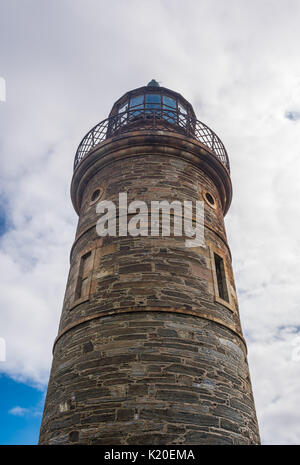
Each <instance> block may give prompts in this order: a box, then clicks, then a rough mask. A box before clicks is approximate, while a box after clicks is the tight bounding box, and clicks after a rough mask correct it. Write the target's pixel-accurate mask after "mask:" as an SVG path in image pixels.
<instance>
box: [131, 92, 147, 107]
mask: <svg viewBox="0 0 300 465" xmlns="http://www.w3.org/2000/svg"><path fill="white" fill-rule="evenodd" d="M143 103H144V96H143V95H137V96H136V97H132V98H131V99H130V107H131V108H132V107H138V108H141V107H142V106H143Z"/></svg>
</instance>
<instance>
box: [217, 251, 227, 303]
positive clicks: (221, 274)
mask: <svg viewBox="0 0 300 465" xmlns="http://www.w3.org/2000/svg"><path fill="white" fill-rule="evenodd" d="M214 259H215V268H216V275H217V284H218V292H219V297H220V299H223V300H226V302H229V297H228V290H227V283H226V275H225V266H224V260H223V258H222V257H220V256H219V255H217V254H216V253H214Z"/></svg>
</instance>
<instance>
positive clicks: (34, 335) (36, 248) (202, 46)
mask: <svg viewBox="0 0 300 465" xmlns="http://www.w3.org/2000/svg"><path fill="white" fill-rule="evenodd" d="M299 23H300V2H299V1H298V0H252V1H249V0H247V1H246V0H185V1H182V0H160V1H159V0H114V1H113V2H108V1H107V0H105V1H103V0H52V1H51V2H49V1H48V0H47V1H46V0H0V77H3V78H4V79H5V82H6V101H5V102H3V101H0V157H1V169H0V235H1V236H0V266H1V279H0V312H1V313H0V338H3V339H4V340H5V342H6V361H5V362H4V361H1V362H0V392H1V396H0V398H1V402H0V414H1V417H2V423H1V425H0V443H1V444H17V443H18V444H25V443H28V444H30V443H32V444H34V443H36V442H37V439H38V431H39V424H40V421H41V411H42V407H43V401H44V395H45V390H46V386H47V382H48V376H49V369H50V364H51V349H52V344H53V340H54V338H55V336H56V334H57V328H58V321H59V317H60V312H61V306H62V300H63V294H64V289H65V285H66V279H67V272H68V259H69V252H70V247H71V245H72V241H73V239H74V233H75V227H76V222H77V218H76V214H75V212H74V210H73V208H72V206H71V201H70V196H69V186H70V181H71V176H72V164H73V158H74V154H75V151H76V148H77V145H78V143H79V142H80V140H81V138H82V136H83V135H84V134H85V133H86V132H87V131H88V130H89V129H90V128H91V127H92V126H93V125H95V124H96V123H97V122H99V121H101V120H102V119H104V118H106V117H107V115H108V113H109V111H110V108H111V106H112V104H113V102H114V101H115V100H117V99H118V98H119V97H120V96H121V95H122V94H123V93H125V92H126V91H128V90H130V89H134V88H136V87H139V86H142V85H145V84H147V83H148V82H149V81H150V80H151V79H152V78H155V79H157V80H158V81H159V82H160V83H161V85H163V86H165V87H168V88H170V89H173V90H175V91H178V92H180V93H181V94H182V95H184V96H185V97H186V98H187V99H188V100H189V101H190V102H191V103H192V104H193V106H194V109H195V111H196V114H197V116H198V119H200V120H202V121H204V122H205V123H206V124H208V125H209V126H210V127H212V128H213V129H214V130H215V131H216V133H217V134H218V135H219V136H220V138H221V139H222V141H223V142H224V144H225V146H226V148H227V150H228V153H229V156H230V161H231V171H232V181H233V189H234V197H233V203H232V206H231V209H230V211H229V213H228V215H227V217H226V226H227V232H228V238H229V241H230V245H231V250H232V255H233V267H234V271H235V279H236V285H237V288H238V295H239V302H240V312H241V320H242V325H243V331H244V335H245V337H246V340H247V343H248V350H249V364H250V372H251V377H252V384H253V390H254V396H255V401H256V407H257V414H258V420H259V425H260V432H261V437H262V441H263V443H264V444H299V443H300V411H299V408H298V406H299V404H300V390H299V379H300V311H299V310H300V284H299V283H300V267H299V264H298V262H299V251H300V243H299V227H300V207H299V199H300V183H299V176H300V60H299V43H300V28H299ZM0 85H1V81H0ZM2 87H3V86H2ZM0 91H1V87H0ZM2 97H3V95H2ZM0 100H1V94H0ZM2 100H3V99H2Z"/></svg>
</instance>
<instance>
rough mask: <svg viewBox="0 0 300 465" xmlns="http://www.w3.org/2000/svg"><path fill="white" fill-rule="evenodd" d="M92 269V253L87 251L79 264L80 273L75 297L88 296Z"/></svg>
mask: <svg viewBox="0 0 300 465" xmlns="http://www.w3.org/2000/svg"><path fill="white" fill-rule="evenodd" d="M91 269H92V253H91V252H87V253H86V254H85V255H83V256H82V257H81V260H80V266H79V275H78V281H77V286H76V296H75V299H76V300H77V299H81V298H82V297H87V296H88V294H89V285H90V274H91Z"/></svg>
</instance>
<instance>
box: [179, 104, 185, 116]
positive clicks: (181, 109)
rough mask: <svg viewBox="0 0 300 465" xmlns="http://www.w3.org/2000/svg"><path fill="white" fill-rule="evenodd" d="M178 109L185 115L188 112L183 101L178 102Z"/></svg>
mask: <svg viewBox="0 0 300 465" xmlns="http://www.w3.org/2000/svg"><path fill="white" fill-rule="evenodd" d="M178 110H179V111H180V113H183V114H184V115H186V114H187V111H186V109H185V108H184V106H183V105H181V103H178Z"/></svg>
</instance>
